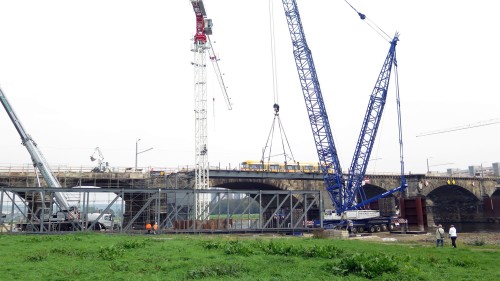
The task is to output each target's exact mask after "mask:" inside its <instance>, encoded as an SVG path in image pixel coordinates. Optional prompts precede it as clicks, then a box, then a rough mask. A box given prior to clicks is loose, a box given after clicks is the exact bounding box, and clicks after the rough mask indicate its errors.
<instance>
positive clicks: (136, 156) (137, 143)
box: [134, 139, 153, 172]
mask: <svg viewBox="0 0 500 281" xmlns="http://www.w3.org/2000/svg"><path fill="white" fill-rule="evenodd" d="M140 140H141V139H137V140H136V141H135V167H134V171H136V172H137V158H138V156H139V154H141V153H144V152H146V151H150V150H151V149H153V148H152V147H151V148H148V149H146V150H143V151H139V141H140Z"/></svg>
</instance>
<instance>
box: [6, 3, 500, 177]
mask: <svg viewBox="0 0 500 281" xmlns="http://www.w3.org/2000/svg"><path fill="white" fill-rule="evenodd" d="M204 2H205V7H206V10H207V14H208V17H209V18H212V20H213V24H214V25H213V32H214V33H213V36H212V37H211V38H212V41H215V43H214V47H215V50H216V52H217V54H218V56H219V58H220V62H219V63H220V67H221V69H222V72H224V81H225V83H226V85H227V86H228V94H229V95H230V97H231V100H232V103H233V110H231V111H229V110H227V108H226V105H225V102H224V99H223V96H222V94H221V91H220V89H219V86H218V83H217V80H216V78H215V77H214V76H213V73H214V72H213V69H212V68H211V66H210V67H209V68H208V72H209V77H208V96H209V105H208V108H209V113H208V116H209V130H208V153H209V161H210V164H211V165H219V163H220V165H221V166H223V167H225V166H228V165H229V164H230V165H231V166H232V167H234V166H235V165H238V163H240V162H242V161H244V160H249V159H255V160H258V159H260V157H261V154H262V150H263V148H264V146H265V144H266V140H267V138H268V135H269V131H270V128H271V124H272V121H273V118H274V111H273V104H274V102H275V101H274V94H273V82H272V67H271V61H272V60H271V43H270V31H269V19H270V17H269V1H268V0H262V1H246V2H245V1H234V0H205V1H204ZM297 2H298V5H299V9H300V13H301V17H302V23H303V26H304V29H305V32H306V38H307V41H308V44H309V47H310V48H311V50H312V53H313V58H314V62H315V65H316V69H317V73H318V77H319V81H320V84H321V89H322V93H323V97H324V100H325V103H326V108H327V111H328V114H329V119H330V122H331V124H330V125H331V127H332V129H333V133H334V138H335V143H336V145H337V150H338V153H339V157H340V162H341V165H342V167H343V169H345V170H346V169H348V167H349V165H350V162H351V158H352V154H353V151H354V147H355V144H356V141H357V138H358V134H359V130H360V127H361V124H362V120H363V117H364V112H365V110H366V106H367V103H368V99H369V95H370V93H371V92H372V89H373V86H374V85H375V81H376V79H377V76H378V74H379V72H380V69H381V67H382V64H383V61H384V59H385V57H386V55H387V52H388V50H389V43H388V41H386V40H384V39H382V38H381V37H380V36H379V35H378V34H377V33H375V32H374V31H373V30H372V29H371V28H370V27H369V26H368V25H367V24H366V23H365V22H363V21H361V20H360V19H359V17H358V16H357V14H356V13H355V12H354V11H353V10H352V9H351V8H350V7H349V6H348V5H347V4H346V3H345V2H344V1H341V0H337V1H331V0H309V1H305V0H298V1H297ZM350 3H351V4H352V5H353V6H354V7H355V8H356V9H358V10H359V11H360V12H362V13H364V14H366V15H367V17H368V18H369V19H370V20H371V21H373V22H374V23H376V24H377V25H378V26H379V27H380V28H382V29H383V30H384V31H385V32H386V33H387V34H389V35H390V36H392V35H393V34H394V33H395V32H396V31H399V32H400V34H401V35H400V42H399V43H398V46H397V59H398V65H399V67H398V74H399V86H400V87H399V88H400V96H401V110H402V122H403V136H404V157H405V170H406V172H412V173H424V172H425V171H426V170H427V160H428V162H429V166H430V169H431V170H441V171H445V170H446V168H460V169H466V168H467V166H469V165H478V166H479V165H481V164H483V165H484V166H490V165H491V163H493V162H500V145H499V143H498V133H497V132H498V131H499V129H500V124H496V125H491V126H485V127H480V128H474V129H468V130H462V131H456V132H448V133H445V134H439V135H432V136H426V137H416V136H417V135H418V134H421V133H424V132H428V131H434V130H440V129H447V128H451V127H456V126H462V125H467V124H471V123H476V122H479V121H485V120H490V119H496V118H499V117H500V114H499V113H498V112H499V111H498V108H499V102H500V95H499V94H500V93H499V86H500V85H499V82H498V81H499V78H500V71H499V69H498V66H499V65H500V55H499V51H498V50H500V40H499V39H500V38H499V36H500V35H499V32H498V22H497V14H498V7H499V6H500V4H497V1H486V0H476V1H465V0H459V1H457V0H454V1H452V0H447V1H444V0H443V1H430V0H421V1H397V0H385V1H384V0H381V1H368V0H352V1H350ZM274 24H275V40H276V60H277V72H276V73H277V78H278V81H277V88H278V92H277V96H278V103H279V104H280V118H281V122H282V124H283V126H284V129H285V133H286V136H287V138H288V141H289V143H290V146H291V150H292V153H293V155H294V157H295V159H296V160H297V161H299V162H306V161H317V155H316V151H315V147H314V142H313V137H312V133H311V129H310V126H309V123H308V118H307V112H306V109H305V106H304V101H303V95H302V92H301V89H300V84H299V79H298V76H297V71H296V67H295V63H294V60H293V56H292V46H291V42H290V36H289V34H288V28H287V26H286V20H285V15H284V13H283V8H282V4H281V1H277V0H274ZM194 31H195V17H194V13H193V10H192V7H191V4H190V1H188V0H179V1H145V0H142V1H133V0H120V1H118V0H115V1H111V0H109V1H105V0H100V1H94V0H87V1H67V0H64V1H63V0H60V1H49V0H47V1H34V0H33V1H28V0H25V1H4V0H1V1H0V38H1V40H2V42H1V44H0V87H1V88H2V90H3V92H4V93H5V95H6V96H7V98H8V99H9V101H10V103H11V105H12V107H13V108H14V110H15V112H16V113H17V115H18V117H19V119H20V120H21V122H22V124H23V125H24V127H25V129H26V130H27V132H28V133H29V134H30V135H31V136H32V137H33V139H34V140H35V141H36V142H37V144H38V146H39V148H40V149H41V150H42V152H43V153H44V155H45V158H46V159H47V161H48V162H49V164H50V165H51V166H52V167H53V168H55V167H57V166H60V165H69V166H89V167H91V166H93V165H95V163H93V162H91V161H90V155H91V154H92V153H93V151H94V148H95V147H97V146H98V147H100V149H101V151H102V152H103V155H104V158H105V161H108V162H109V163H110V165H111V166H113V167H133V166H134V161H135V145H136V140H137V139H139V138H140V139H141V141H140V142H139V143H138V144H139V151H142V150H145V149H148V148H150V147H153V150H151V151H148V152H144V153H142V154H140V155H139V158H138V165H139V166H140V167H150V166H151V167H165V168H176V167H181V166H186V165H189V166H193V165H194V159H195V155H194V123H195V122H194V85H193V67H192V65H191V62H192V60H193V53H192V52H191V51H190V49H191V44H192V40H191V39H192V36H193V34H194ZM394 77H395V76H394V72H393V76H392V79H391V86H390V88H389V93H388V98H387V104H386V108H385V110H384V116H383V118H382V124H381V126H380V129H379V132H378V136H377V142H376V144H375V146H374V149H373V153H372V159H375V160H373V161H371V162H370V166H369V167H368V172H369V173H372V172H378V173H384V172H395V173H396V172H399V167H400V163H399V144H398V130H397V113H396V106H395V105H396V95H395V94H396V87H395V83H394V81H395V79H394ZM213 99H214V100H215V101H213ZM0 136H1V137H0V165H1V166H4V167H5V166H9V165H22V164H29V163H31V160H30V157H29V154H28V152H27V151H26V149H25V148H24V147H23V146H22V145H21V142H20V137H19V135H18V133H17V131H16V130H15V128H14V126H13V125H12V123H11V121H10V119H9V118H8V116H7V114H6V113H5V111H4V110H3V108H1V110H0ZM274 139H275V142H274V143H273V145H272V149H273V152H276V153H280V152H282V149H281V145H280V142H279V135H277V134H275V136H274ZM275 160H278V161H280V160H281V158H277V159H275Z"/></svg>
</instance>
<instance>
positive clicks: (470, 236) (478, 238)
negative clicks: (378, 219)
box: [349, 232, 500, 246]
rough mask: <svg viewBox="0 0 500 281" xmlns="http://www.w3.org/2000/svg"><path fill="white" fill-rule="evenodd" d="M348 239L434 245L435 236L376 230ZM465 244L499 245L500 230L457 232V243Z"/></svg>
mask: <svg viewBox="0 0 500 281" xmlns="http://www.w3.org/2000/svg"><path fill="white" fill-rule="evenodd" d="M349 239H360V240H368V241H376V242H387V243H406V244H422V245H426V244H429V245H434V243H436V236H435V235H434V233H426V234H392V233H389V232H378V233H374V234H372V235H369V236H361V235H357V236H355V237H350V238H349ZM444 243H445V245H451V240H450V239H449V238H445V241H444ZM460 244H467V245H474V246H483V245H495V246H500V232H480V233H459V234H458V238H457V245H458V246H459V245H460Z"/></svg>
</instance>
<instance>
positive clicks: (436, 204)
mask: <svg viewBox="0 0 500 281" xmlns="http://www.w3.org/2000/svg"><path fill="white" fill-rule="evenodd" d="M55 174H56V176H57V177H58V179H59V181H60V182H61V184H62V185H63V187H73V186H78V185H81V186H100V187H106V188H138V189H147V188H171V189H189V188H193V186H194V177H193V172H192V171H181V172H178V173H170V174H169V173H142V172H125V173H123V172H122V173H91V172H81V171H80V172H68V171H62V172H55ZM406 179H407V183H408V188H407V189H406V190H405V192H404V194H403V196H402V197H403V198H404V199H405V200H410V201H409V202H407V203H408V204H409V205H411V204H421V205H422V209H423V219H424V223H426V224H427V225H433V224H434V223H436V222H437V223H441V222H488V221H489V222H491V221H493V222H495V221H496V222H498V221H500V178H498V177H496V178H492V177H488V178H486V177H485V178H483V177H442V176H427V175H424V174H410V175H406ZM35 183H36V175H35V174H34V173H32V172H6V173H3V172H0V186H11V187H33V186H36V184H35ZM399 183H400V176H399V175H396V174H394V175H382V174H371V175H367V177H366V180H365V188H364V189H365V193H366V197H367V198H370V197H373V196H375V195H378V194H381V193H383V192H385V191H387V190H390V189H392V188H394V187H397V186H399ZM210 186H214V187H220V188H227V189H231V190H309V191H321V192H322V197H323V202H324V207H325V208H331V207H332V205H331V202H330V200H329V196H328V194H327V192H326V191H325V188H324V183H323V177H322V176H321V174H319V173H287V172H249V171H237V170H210ZM416 198H417V199H418V200H416V201H411V200H414V199H416ZM417 201H418V202H417ZM398 202H399V204H401V200H399V201H397V200H396V203H398ZM419 202H420V203H419ZM403 203H404V201H403ZM408 204H407V205H408ZM407 215H408V216H412V215H414V214H411V213H408V214H407ZM421 217H422V215H421Z"/></svg>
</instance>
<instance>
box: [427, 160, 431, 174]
mask: <svg viewBox="0 0 500 281" xmlns="http://www.w3.org/2000/svg"><path fill="white" fill-rule="evenodd" d="M431 158H432V157H427V174H428V173H430V170H429V159H431Z"/></svg>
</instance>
